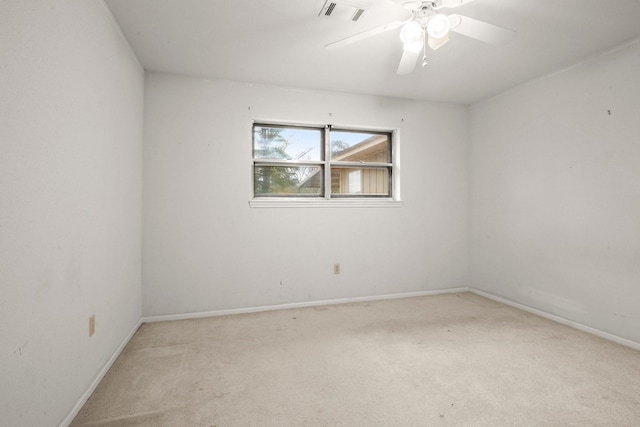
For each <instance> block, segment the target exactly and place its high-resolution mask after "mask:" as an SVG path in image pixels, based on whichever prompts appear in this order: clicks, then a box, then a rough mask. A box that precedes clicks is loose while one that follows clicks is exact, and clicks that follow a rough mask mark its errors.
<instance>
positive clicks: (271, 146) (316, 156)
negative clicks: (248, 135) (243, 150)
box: [253, 126, 323, 160]
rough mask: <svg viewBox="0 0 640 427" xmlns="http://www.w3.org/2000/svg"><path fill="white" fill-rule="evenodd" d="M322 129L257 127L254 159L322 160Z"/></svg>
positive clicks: (254, 134) (255, 129) (254, 131)
mask: <svg viewBox="0 0 640 427" xmlns="http://www.w3.org/2000/svg"><path fill="white" fill-rule="evenodd" d="M322 132H323V131H322V129H304V128H287V127H267V126H255V127H254V128H253V157H254V158H256V159H275V160H322V139H323V137H322Z"/></svg>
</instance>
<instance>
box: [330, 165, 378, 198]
mask: <svg viewBox="0 0 640 427" xmlns="http://www.w3.org/2000/svg"><path fill="white" fill-rule="evenodd" d="M331 194H336V195H339V194H342V195H358V196H389V195H390V191H389V169H388V168H338V167H335V166H334V167H332V168H331Z"/></svg>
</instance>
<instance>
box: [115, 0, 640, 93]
mask: <svg viewBox="0 0 640 427" xmlns="http://www.w3.org/2000/svg"><path fill="white" fill-rule="evenodd" d="M105 1H106V3H107V5H108V6H109V8H110V9H111V11H112V12H113V15H114V16H115V18H116V20H117V21H118V23H119V25H120V27H121V28H122V30H123V32H124V34H125V36H126V37H127V39H128V40H129V43H130V44H131V46H132V47H133V50H134V51H135V53H136V55H137V56H138V58H139V60H140V62H141V63H142V65H143V66H144V68H145V69H147V70H150V71H159V72H168V73H177V74H185V75H189V76H196V77H204V78H219V79H230V80H236V81H245V82H253V83H265V84H272V85H280V86H293V87H303V88H312V89H324V90H335V91H343V92H351V93H364V94H376V95H385V96H393V97H401V98H412V99H422V100H433V101H443V102H450V103H462V104H471V103H474V102H476V101H478V100H482V99H486V98H488V97H491V96H493V95H496V94H498V93H500V92H502V91H505V90H507V89H509V88H511V87H513V86H515V85H517V84H519V83H522V82H526V81H528V80H531V79H533V78H535V77H538V76H541V75H544V74H547V73H550V72H552V71H554V70H557V69H560V68H564V67H567V66H569V65H571V64H574V63H576V62H579V61H580V60H581V59H583V58H586V57H589V56H591V55H594V54H597V53H599V52H602V51H604V50H607V49H610V48H613V47H615V46H618V45H620V44H623V43H625V42H626V41H629V40H632V39H635V38H638V37H640V0H607V1H604V0H538V1H536V0H475V1H474V2H472V3H469V4H465V5H463V6H461V7H458V8H456V9H445V13H453V12H455V13H458V14H461V15H466V16H469V17H472V18H476V19H479V20H482V21H486V22H489V23H492V24H495V25H498V26H502V27H506V28H509V29H512V30H515V31H517V33H518V36H517V37H516V39H515V40H514V41H512V42H510V43H509V44H507V45H503V46H492V45H487V44H484V43H482V42H479V41H477V40H474V39H470V38H468V37H465V36H462V35H459V34H455V33H453V34H451V40H450V41H449V43H448V44H446V45H445V46H443V47H442V48H440V49H439V50H437V51H435V52H434V51H431V52H429V53H428V62H429V64H428V65H427V67H425V68H422V67H421V66H420V64H418V66H417V67H416V69H415V71H414V72H413V73H411V74H409V75H404V76H399V75H397V74H396V68H397V66H398V62H399V60H400V57H401V54H402V47H401V42H400V40H399V38H398V32H399V30H393V31H389V32H386V33H383V34H379V35H377V36H375V37H372V38H369V39H367V40H364V41H360V42H357V43H354V44H350V45H348V46H344V47H342V48H339V49H336V50H327V49H325V48H324V46H325V45H326V44H327V43H330V42H333V41H336V40H339V39H341V38H344V37H347V36H350V35H352V34H354V33H358V32H361V31H364V30H367V29H369V28H373V27H376V26H380V25H383V24H386V23H388V22H390V21H394V20H404V19H407V18H408V17H409V16H410V12H408V11H407V10H405V9H403V8H402V7H401V6H400V5H399V4H398V3H397V1H400V0H395V2H394V0H338V1H337V2H338V3H340V4H347V5H352V6H358V7H361V8H363V9H365V12H364V14H363V15H362V17H361V18H360V19H359V20H358V22H351V21H342V20H338V19H335V18H326V17H320V16H318V14H319V12H320V10H321V9H322V6H323V5H324V0H244V1H234V0H105Z"/></svg>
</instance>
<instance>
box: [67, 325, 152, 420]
mask: <svg viewBox="0 0 640 427" xmlns="http://www.w3.org/2000/svg"><path fill="white" fill-rule="evenodd" d="M142 323H143V322H142V319H140V320H138V322H137V323H136V324H135V326H134V327H133V329H132V330H131V332H129V334H128V335H127V336H126V337H125V339H124V340H122V342H121V343H120V345H119V346H118V348H117V349H116V351H115V353H113V355H112V356H111V357H110V358H109V360H107V363H106V364H105V365H104V367H103V368H102V369H101V370H100V372H98V375H96V377H95V378H94V380H93V381H92V382H91V384H90V385H89V388H88V389H87V391H85V392H84V394H83V395H82V396H80V399H78V401H77V402H76V404H75V405H74V406H73V409H71V412H69V414H68V415H67V416H66V418H65V419H64V420H62V422H61V423H60V427H68V426H69V425H70V424H71V422H72V421H73V419H74V418H75V417H76V416H77V415H78V413H79V412H80V410H81V409H82V407H83V406H84V404H85V403H87V400H89V398H90V397H91V394H93V392H94V391H95V389H96V388H97V387H98V384H100V381H102V379H103V378H104V376H105V375H106V374H107V372H109V369H111V366H112V365H113V364H114V363H115V361H116V359H117V358H118V356H120V353H122V350H124V348H125V347H126V346H127V344H129V341H131V338H133V335H135V333H136V332H137V331H138V329H139V328H140V326H142Z"/></svg>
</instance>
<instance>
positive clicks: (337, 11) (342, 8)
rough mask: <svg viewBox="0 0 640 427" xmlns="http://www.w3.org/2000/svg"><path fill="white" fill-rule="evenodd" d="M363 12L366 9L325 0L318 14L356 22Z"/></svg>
mask: <svg viewBox="0 0 640 427" xmlns="http://www.w3.org/2000/svg"><path fill="white" fill-rule="evenodd" d="M363 13H364V9H360V8H357V7H353V6H348V5H346V4H340V3H336V2H333V1H330V0H327V1H325V2H324V6H322V10H321V11H320V13H319V14H318V16H324V17H327V18H336V19H342V20H343V21H354V22H355V21H357V20H358V19H360V17H361V16H362V14H363Z"/></svg>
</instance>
